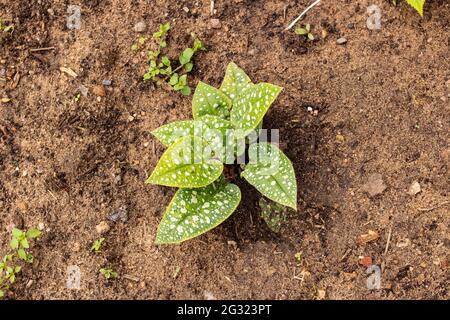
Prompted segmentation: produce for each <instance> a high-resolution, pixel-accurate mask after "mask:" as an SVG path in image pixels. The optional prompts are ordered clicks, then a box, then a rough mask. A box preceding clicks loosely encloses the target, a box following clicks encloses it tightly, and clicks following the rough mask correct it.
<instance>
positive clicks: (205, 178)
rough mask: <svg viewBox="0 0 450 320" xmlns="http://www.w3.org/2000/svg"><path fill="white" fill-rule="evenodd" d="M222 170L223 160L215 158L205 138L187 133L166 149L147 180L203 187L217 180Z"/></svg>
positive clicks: (175, 185) (171, 184)
mask: <svg viewBox="0 0 450 320" xmlns="http://www.w3.org/2000/svg"><path fill="white" fill-rule="evenodd" d="M222 171H223V164H222V163H221V162H220V161H218V160H215V159H212V155H211V150H210V148H209V147H208V146H207V143H205V141H204V140H203V139H202V138H200V137H192V136H186V137H183V138H180V139H179V140H178V141H176V142H175V143H174V144H172V145H171V146H170V147H169V148H168V149H167V150H166V151H165V152H164V154H163V155H162V156H161V159H160V160H159V162H158V164H157V165H156V168H155V170H154V171H153V173H152V174H151V176H150V177H149V178H148V179H147V181H146V183H153V184H159V185H163V186H168V187H179V188H200V187H204V186H206V185H208V184H210V183H211V182H213V181H214V180H216V179H217V178H218V177H219V176H220V174H221V173H222Z"/></svg>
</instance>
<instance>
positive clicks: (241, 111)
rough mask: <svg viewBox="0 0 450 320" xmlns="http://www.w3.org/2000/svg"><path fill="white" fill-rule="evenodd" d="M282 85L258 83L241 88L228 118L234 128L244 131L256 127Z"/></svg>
mask: <svg viewBox="0 0 450 320" xmlns="http://www.w3.org/2000/svg"><path fill="white" fill-rule="evenodd" d="M281 90H283V88H282V87H279V86H276V85H273V84H270V83H258V84H253V85H251V86H249V87H248V88H247V89H245V90H243V91H242V93H241V95H240V96H239V97H238V98H237V99H236V100H235V101H234V104H233V109H232V110H231V115H230V120H231V123H232V124H233V125H234V127H235V128H236V129H240V131H242V132H244V135H246V134H248V132H249V131H252V130H253V129H255V128H257V127H258V124H259V123H260V122H261V121H262V119H263V118H264V115H265V114H266V112H267V110H268V109H269V107H270V105H271V104H272V103H273V102H274V101H275V99H276V98H277V97H278V95H279V94H280V92H281Z"/></svg>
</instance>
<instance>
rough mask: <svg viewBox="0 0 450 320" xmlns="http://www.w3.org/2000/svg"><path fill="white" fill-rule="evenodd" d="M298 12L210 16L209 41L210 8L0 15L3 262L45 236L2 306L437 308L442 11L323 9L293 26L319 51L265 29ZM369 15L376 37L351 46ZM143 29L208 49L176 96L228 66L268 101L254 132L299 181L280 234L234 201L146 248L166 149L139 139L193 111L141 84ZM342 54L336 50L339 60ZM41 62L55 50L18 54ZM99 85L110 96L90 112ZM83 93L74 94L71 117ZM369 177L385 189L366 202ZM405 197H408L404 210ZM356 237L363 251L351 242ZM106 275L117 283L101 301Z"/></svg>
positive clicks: (446, 37) (229, 7)
mask: <svg viewBox="0 0 450 320" xmlns="http://www.w3.org/2000/svg"><path fill="white" fill-rule="evenodd" d="M400 2H402V1H400ZM309 3H310V2H309V1H307V0H297V1H295V0H294V1H278V0H277V1H276V0H268V1H250V0H227V1H216V9H217V13H216V14H215V18H218V19H220V21H221V26H220V28H219V29H213V28H211V27H210V18H211V17H210V14H209V10H210V9H209V4H210V1H208V0H202V1H163V0H156V1H136V0H122V1H118V0H108V1H87V0H80V1H75V2H74V1H71V2H69V1H62V0H55V1H50V0H40V1H29V0H14V1H8V0H1V1H0V10H1V11H0V12H1V16H2V18H3V20H4V21H6V22H10V23H13V24H14V26H15V29H14V32H13V33H12V35H10V36H9V35H4V34H2V36H1V38H0V41H1V42H0V43H1V48H0V60H2V61H1V64H0V72H1V73H2V74H0V78H4V79H5V80H6V81H1V79H0V93H1V95H0V98H3V97H9V98H11V102H8V103H2V104H1V105H0V223H1V230H0V252H1V253H2V254H4V253H6V251H7V250H8V241H9V240H8V239H9V231H8V230H10V228H11V226H12V224H15V225H16V226H21V227H24V228H28V227H35V226H38V225H39V224H40V225H41V227H42V226H44V233H43V236H42V238H41V239H40V240H39V241H37V242H36V243H35V245H34V246H33V248H32V252H33V254H34V256H35V263H34V264H33V265H28V266H24V269H23V273H22V274H21V275H20V276H19V279H18V282H17V283H16V284H15V286H14V287H13V289H12V291H11V292H10V293H9V297H10V298H14V299H55V298H62V299H91V298H95V299H129V298H131V299H181V298H192V299H201V298H205V297H207V296H209V295H211V294H212V295H213V296H214V297H216V298H219V299H220V298H242V299H255V298H260V299H266V298H273V299H314V298H317V297H320V298H323V297H325V298H326V299H412V298H419V299H421V298H425V299H448V298H449V278H448V275H449V270H448V269H449V247H450V237H449V229H448V228H449V225H450V215H449V202H448V201H449V189H450V188H449V171H448V170H449V145H448V141H449V119H450V117H449V112H450V104H449V94H450V71H449V70H450V59H449V54H450V51H449V45H450V32H449V25H450V4H449V3H448V1H445V0H436V1H427V5H426V10H425V16H424V17H423V18H421V17H420V16H419V15H418V14H417V13H416V12H415V11H413V10H412V9H411V8H409V7H408V6H407V5H406V4H405V3H404V2H402V3H401V4H399V5H398V6H397V7H394V6H392V5H391V4H390V3H389V2H388V1H382V0H373V1H368V0H362V1H349V0H345V1H344V0H341V1H322V3H321V4H320V5H319V6H317V7H316V8H314V9H313V10H311V11H310V13H309V14H308V15H307V16H306V17H305V19H304V20H303V22H308V23H310V24H312V26H313V33H314V34H315V35H316V38H317V41H314V42H311V43H305V42H304V41H303V40H302V39H301V38H300V37H299V36H296V35H294V34H293V32H292V31H291V32H282V30H283V28H284V27H285V26H286V25H287V24H288V23H289V22H290V21H292V19H294V17H296V16H297V15H298V14H299V13H300V11H302V10H303V8H305V7H306V6H307V5H308V4H309ZM373 3H375V4H378V5H379V6H380V7H381V10H382V29H381V30H380V31H378V32H375V31H370V30H368V29H367V27H366V20H367V17H368V15H367V13H366V8H367V6H368V5H370V4H373ZM69 4H79V5H80V6H81V10H82V26H81V29H80V30H68V29H67V28H66V26H65V23H66V16H67V13H66V11H67V5H69ZM185 5H186V6H187V7H188V8H189V9H190V10H189V12H185V11H184V10H183V7H184V6H185ZM48 9H52V10H53V12H52V10H50V12H49V11H48ZM142 20H143V21H145V22H146V23H147V27H148V31H147V33H146V34H147V35H148V36H150V35H151V32H153V31H154V30H156V29H157V28H158V25H159V24H160V23H162V22H165V21H170V22H171V23H172V30H171V32H170V37H169V38H168V44H169V54H170V55H171V56H172V57H176V55H177V53H178V52H180V50H182V49H183V48H184V47H186V46H187V45H189V44H190V38H189V32H191V31H194V32H196V33H197V35H198V36H199V37H200V38H201V39H203V40H204V41H205V43H206V46H207V47H208V49H209V50H208V52H207V53H204V54H201V55H200V56H198V57H197V58H196V68H195V72H194V73H193V74H192V76H191V79H190V81H191V84H192V85H195V83H196V82H197V81H199V80H203V81H205V82H207V83H210V84H212V85H215V86H217V85H219V83H220V81H221V79H222V77H223V74H224V70H225V67H226V65H227V64H228V63H229V62H230V61H234V62H236V63H237V64H238V65H240V66H241V67H242V68H243V69H244V70H246V71H247V73H248V74H249V75H250V76H251V78H252V79H253V80H254V81H256V82H262V81H266V82H271V83H275V84H277V85H280V86H283V87H284V88H285V90H284V91H283V93H282V94H281V95H280V97H279V99H278V100H277V102H276V103H275V104H274V105H273V107H272V108H271V110H270V111H269V113H268V115H267V117H266V120H265V127H267V128H279V129H280V133H281V140H282V142H283V143H284V145H285V148H284V149H285V152H286V153H287V155H288V156H289V157H290V158H291V159H293V162H294V167H295V170H296V173H297V175H298V181H299V191H298V196H299V209H298V212H297V213H296V214H294V215H291V216H290V218H289V223H288V224H287V225H286V227H285V228H284V230H283V232H282V233H281V234H275V233H272V232H270V230H269V229H268V228H267V226H266V225H265V224H264V222H263V221H262V220H261V218H260V217H259V209H258V205H257V201H258V195H257V194H256V192H255V191H254V189H253V188H252V187H250V186H248V185H247V184H246V183H244V182H240V185H241V187H242V189H243V201H242V203H241V205H240V206H239V208H238V210H237V212H236V213H235V214H234V215H233V216H232V218H230V219H229V220H227V221H226V222H225V223H223V224H222V225H220V226H219V227H218V228H216V229H214V230H213V231H211V232H209V233H207V234H205V235H203V236H201V237H198V238H196V239H193V240H192V241H188V242H186V243H183V244H182V245H180V246H155V245H154V244H153V241H154V237H155V232H156V227H157V225H158V222H159V220H160V218H161V216H162V214H163V212H164V208H165V206H166V205H167V204H168V202H169V201H170V199H171V197H172V195H173V194H174V190H173V189H170V188H163V187H159V186H149V185H145V184H144V180H145V178H146V177H147V176H148V173H149V172H150V171H151V170H152V169H153V168H154V166H155V165H156V163H157V161H158V159H159V157H160V155H161V154H162V152H163V150H164V148H163V147H162V146H161V145H160V144H159V143H158V142H157V141H155V139H154V138H153V137H152V136H151V134H150V131H151V130H153V129H155V128H156V127H158V126H160V125H161V124H163V123H168V122H171V121H175V120H180V119H188V118H189V117H190V114H191V113H190V101H191V100H190V98H189V97H183V96H181V95H180V94H178V93H174V92H171V91H169V90H167V89H165V88H162V87H156V86H154V85H152V84H151V83H149V82H146V83H144V82H143V81H142V75H143V73H144V72H145V69H146V58H145V55H141V54H139V53H138V54H135V53H133V52H132V51H131V50H130V46H131V44H132V43H133V41H135V40H136V38H137V36H138V34H137V33H136V32H135V31H134V30H133V26H134V24H135V23H137V22H139V21H142ZM322 30H326V31H327V32H328V35H327V37H326V38H325V39H324V38H322V36H321V34H322ZM341 36H345V37H346V38H347V39H348V43H347V44H345V45H337V44H336V39H337V38H339V37H341ZM42 47H55V49H54V50H49V51H40V52H30V49H32V48H42ZM143 53H144V52H143ZM60 67H67V68H71V69H72V70H74V71H75V72H76V73H77V75H78V76H77V77H76V78H73V77H71V76H69V75H67V74H65V73H62V72H60V70H59V68H60ZM103 79H111V80H112V81H113V84H112V86H109V87H106V96H105V97H101V98H100V99H98V98H97V97H96V96H95V95H93V93H92V92H93V86H95V85H98V84H101V81H102V80H103ZM80 84H84V85H85V86H86V87H88V88H89V90H90V91H89V95H88V96H87V97H81V99H80V101H79V102H75V101H74V95H75V94H76V93H77V92H78V87H79V85H80ZM308 107H310V108H312V110H313V112H310V111H308V109H309V108H308ZM314 110H316V111H315V112H314ZM130 116H131V117H130ZM373 174H380V175H381V178H382V179H383V183H384V184H385V186H386V188H385V190H383V189H384V188H381V189H380V190H383V191H382V192H381V193H380V194H377V195H375V196H372V197H371V196H369V195H368V193H367V192H366V191H364V190H368V189H367V185H366V184H367V182H368V181H370V179H369V177H370V176H372V175H373ZM414 181H418V182H419V184H420V186H421V192H420V193H418V194H416V195H414V196H412V195H409V194H408V193H407V191H408V188H409V187H410V185H411V184H412V183H413V182H414ZM380 190H379V191H380ZM122 206H126V208H127V211H128V220H127V222H125V223H124V222H117V223H110V226H111V229H110V231H109V232H108V233H107V234H106V235H105V238H106V247H105V249H104V250H103V252H102V253H100V254H97V255H94V254H93V253H91V252H90V251H89V249H90V246H91V244H92V242H93V241H94V240H95V239H97V238H98V237H99V236H98V234H97V233H96V229H95V227H96V225H97V224H99V223H100V222H101V221H104V220H107V215H108V214H110V213H111V212H112V211H114V210H117V209H118V208H120V207H122ZM369 230H373V231H376V232H377V233H378V234H379V237H378V238H377V239H375V240H373V241H371V242H369V243H366V244H361V243H360V242H358V241H357V239H358V237H359V236H360V235H363V234H366V233H367V232H368V231H369ZM389 234H390V241H389V246H388V247H387V243H388V238H389ZM386 247H387V252H385V250H386ZM297 252H301V253H302V261H301V262H300V264H297V262H296V259H295V257H294V256H295V254H296V253H297ZM359 256H370V257H372V259H373V263H374V264H377V265H379V266H380V267H381V269H382V288H381V290H372V291H370V290H368V289H367V288H366V277H367V275H366V267H364V266H362V265H361V264H360V263H359ZM69 265H78V266H79V267H80V268H81V271H82V278H81V286H82V287H81V290H79V291H77V290H69V289H67V288H66V277H67V274H66V270H67V267H68V266H69ZM104 266H112V268H113V269H114V270H116V271H118V272H119V273H120V274H121V275H122V277H121V278H120V279H118V280H116V281H112V282H106V281H105V280H104V279H102V276H101V275H100V274H99V272H98V270H99V268H101V267H104ZM124 275H128V276H133V277H136V278H137V279H135V280H137V281H134V280H130V279H127V277H123V276H124ZM30 280H33V281H30ZM324 293H325V296H324Z"/></svg>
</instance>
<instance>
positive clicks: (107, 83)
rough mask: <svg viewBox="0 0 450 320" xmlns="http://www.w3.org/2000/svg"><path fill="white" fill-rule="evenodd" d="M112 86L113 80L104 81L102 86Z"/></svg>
mask: <svg viewBox="0 0 450 320" xmlns="http://www.w3.org/2000/svg"><path fill="white" fill-rule="evenodd" d="M111 84H112V81H111V80H103V81H102V85H104V86H110V85H111Z"/></svg>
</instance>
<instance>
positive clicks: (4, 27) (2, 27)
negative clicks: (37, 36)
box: [0, 18, 14, 32]
mask: <svg viewBox="0 0 450 320" xmlns="http://www.w3.org/2000/svg"><path fill="white" fill-rule="evenodd" d="M13 30H14V25H12V24H11V25H8V26H7V25H5V24H4V22H3V20H2V19H1V18H0V31H2V32H12V31H13Z"/></svg>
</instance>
